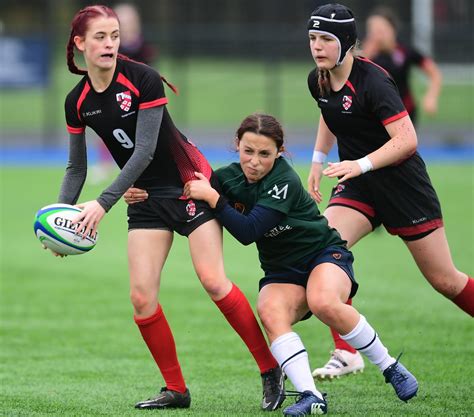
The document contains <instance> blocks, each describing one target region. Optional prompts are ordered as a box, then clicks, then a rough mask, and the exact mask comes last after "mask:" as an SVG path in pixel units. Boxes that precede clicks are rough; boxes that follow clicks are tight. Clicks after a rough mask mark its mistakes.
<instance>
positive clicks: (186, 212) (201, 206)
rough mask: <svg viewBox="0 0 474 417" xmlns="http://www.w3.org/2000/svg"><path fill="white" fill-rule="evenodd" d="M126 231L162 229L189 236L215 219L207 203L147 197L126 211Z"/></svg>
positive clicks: (150, 195)
mask: <svg viewBox="0 0 474 417" xmlns="http://www.w3.org/2000/svg"><path fill="white" fill-rule="evenodd" d="M127 214H128V230H129V231H130V230H133V229H163V230H169V231H172V232H174V231H175V232H177V233H179V234H180V235H182V236H189V235H190V234H191V232H193V231H194V230H195V229H196V228H198V227H199V226H201V225H202V224H204V223H206V222H208V221H209V220H212V219H214V218H215V216H214V214H213V212H212V209H211V208H210V207H209V205H208V204H207V203H205V202H204V201H200V200H190V199H186V200H179V199H173V198H162V197H159V196H156V195H155V196H153V195H152V194H149V195H148V199H147V200H145V201H143V202H141V203H136V204H131V205H129V206H128V209H127Z"/></svg>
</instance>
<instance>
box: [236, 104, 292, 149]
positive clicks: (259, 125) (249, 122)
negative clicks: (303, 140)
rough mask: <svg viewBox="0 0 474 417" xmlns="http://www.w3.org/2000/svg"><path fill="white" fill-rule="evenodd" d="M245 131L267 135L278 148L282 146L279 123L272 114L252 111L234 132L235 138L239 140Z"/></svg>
mask: <svg viewBox="0 0 474 417" xmlns="http://www.w3.org/2000/svg"><path fill="white" fill-rule="evenodd" d="M246 132H252V133H256V134H257V135H264V136H267V137H269V138H271V139H273V140H274V141H275V145H276V147H277V149H278V150H280V149H281V148H282V147H283V143H284V133H283V127H282V126H281V123H280V122H279V121H278V120H277V119H276V118H275V117H273V116H271V115H269V114H264V113H253V114H251V115H249V116H247V117H246V118H245V119H244V120H243V121H242V123H241V124H240V126H239V128H238V129H237V132H236V140H237V142H240V140H241V139H242V136H244V134H245V133H246Z"/></svg>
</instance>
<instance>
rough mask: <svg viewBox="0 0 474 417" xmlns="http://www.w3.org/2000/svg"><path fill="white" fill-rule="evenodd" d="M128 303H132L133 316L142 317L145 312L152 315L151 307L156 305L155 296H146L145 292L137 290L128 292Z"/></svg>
mask: <svg viewBox="0 0 474 417" xmlns="http://www.w3.org/2000/svg"><path fill="white" fill-rule="evenodd" d="M130 301H131V302H132V305H133V309H134V310H135V314H138V315H143V314H146V313H147V312H150V314H153V311H151V310H152V307H153V306H154V304H156V296H155V294H147V293H146V292H144V291H142V290H138V289H132V290H131V291H130Z"/></svg>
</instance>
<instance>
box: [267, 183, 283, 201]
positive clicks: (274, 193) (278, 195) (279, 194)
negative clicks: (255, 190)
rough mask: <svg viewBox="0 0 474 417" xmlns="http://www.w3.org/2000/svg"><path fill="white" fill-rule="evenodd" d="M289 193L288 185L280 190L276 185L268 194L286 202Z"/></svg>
mask: <svg viewBox="0 0 474 417" xmlns="http://www.w3.org/2000/svg"><path fill="white" fill-rule="evenodd" d="M287 193H288V184H285V185H284V186H283V187H281V188H278V186H277V185H276V184H275V185H274V186H273V188H272V189H271V190H270V191H269V192H268V193H267V194H270V195H271V196H272V197H273V198H276V199H277V200H282V199H283V200H284V199H285V198H286V194H287Z"/></svg>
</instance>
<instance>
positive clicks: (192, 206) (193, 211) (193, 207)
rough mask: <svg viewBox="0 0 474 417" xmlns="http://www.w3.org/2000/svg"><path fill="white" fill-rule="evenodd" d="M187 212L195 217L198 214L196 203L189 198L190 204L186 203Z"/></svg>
mask: <svg viewBox="0 0 474 417" xmlns="http://www.w3.org/2000/svg"><path fill="white" fill-rule="evenodd" d="M186 212H187V213H188V215H189V216H191V217H194V216H195V215H196V204H194V201H193V200H189V201H188V204H186Z"/></svg>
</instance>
